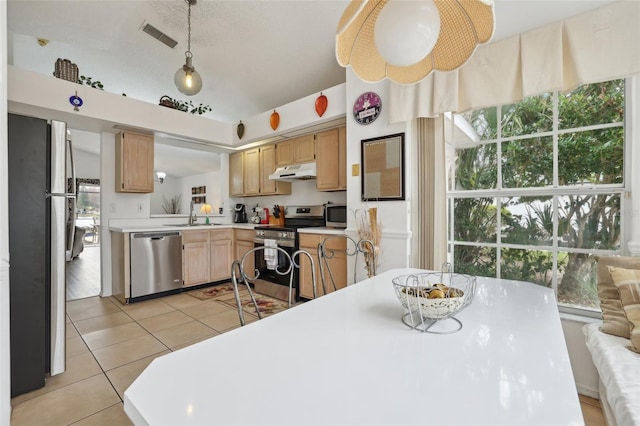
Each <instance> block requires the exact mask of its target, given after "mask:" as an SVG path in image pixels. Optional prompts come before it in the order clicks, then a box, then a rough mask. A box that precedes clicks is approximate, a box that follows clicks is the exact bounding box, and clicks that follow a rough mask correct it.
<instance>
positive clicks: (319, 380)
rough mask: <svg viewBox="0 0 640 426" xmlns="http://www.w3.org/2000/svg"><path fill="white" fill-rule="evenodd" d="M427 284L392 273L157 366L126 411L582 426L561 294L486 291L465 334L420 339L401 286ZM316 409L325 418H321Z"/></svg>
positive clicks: (194, 416) (164, 417) (507, 285)
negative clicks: (398, 281)
mask: <svg viewBox="0 0 640 426" xmlns="http://www.w3.org/2000/svg"><path fill="white" fill-rule="evenodd" d="M416 272H421V271H419V270H415V269H395V270H390V271H386V272H383V273H381V274H379V275H377V276H375V277H373V278H371V279H368V280H365V281H362V282H360V283H356V284H354V285H351V286H348V287H347V288H345V289H342V290H340V291H336V292H334V293H331V294H329V295H326V296H323V297H320V298H318V299H315V300H312V301H310V302H307V303H303V304H301V305H299V306H296V307H294V308H291V309H288V310H286V311H284V312H280V313H278V314H275V315H272V316H270V317H268V318H265V319H263V320H261V321H256V322H253V323H251V324H248V325H247V326H245V327H240V328H238V329H235V330H233V331H230V332H227V333H225V334H222V335H220V336H215V337H213V338H210V339H207V340H204V341H202V342H200V343H196V344H194V345H191V346H189V347H186V348H183V349H180V350H178V351H175V352H172V353H170V354H167V355H163V356H162V357H159V358H156V359H155V360H154V361H153V362H151V364H150V365H149V366H148V367H147V368H146V369H145V370H144V371H143V372H142V374H140V376H139V377H138V378H137V379H136V380H135V381H134V382H133V383H132V384H131V386H130V387H129V388H128V389H127V390H126V391H125V393H124V410H125V412H126V413H127V414H128V415H129V417H130V418H131V420H132V421H133V422H134V423H135V424H149V425H154V424H174V425H203V424H225V425H232V424H236V425H238V424H242V425H265V424H279V425H298V424H301V423H305V422H306V423H309V424H317V425H320V424H322V425H343V424H352V425H370V424H379V425H383V424H386V425H401V424H407V425H408V424H430V425H438V424H450V425H452V424H464V425H472V424H477V425H489V424H495V425H498V424H501V425H508V424H518V425H543V424H544V425H548V424H562V425H580V424H583V423H584V421H583V417H582V413H581V411H580V402H579V400H578V394H577V392H576V388H575V386H576V385H575V381H574V379H573V374H572V370H571V364H570V362H569V355H568V353H567V347H566V344H565V341H564V336H563V333H562V326H561V324H560V316H559V314H558V308H557V305H556V300H555V296H554V294H553V290H552V289H549V288H546V287H543V286H539V285H535V284H532V283H527V282H522V281H510V280H499V279H495V278H485V277H478V278H477V280H478V288H477V292H476V296H475V299H474V300H473V303H471V305H469V306H468V307H467V308H466V309H465V310H463V311H461V312H460V313H459V314H458V315H456V317H457V318H458V319H459V320H460V321H461V322H462V324H463V328H462V329H461V330H460V331H458V332H457V333H453V334H426V333H425V334H422V333H419V332H417V331H414V330H411V329H410V328H408V327H406V326H405V325H404V324H403V323H402V321H401V317H402V315H403V313H404V309H403V308H402V306H401V305H400V302H399V301H398V298H397V296H396V294H395V292H394V288H393V286H392V285H391V280H392V278H393V277H396V276H398V275H404V274H408V273H416ZM447 321H449V322H448V323H447ZM451 321H452V320H445V321H443V323H442V325H436V326H434V327H436V328H437V327H442V328H444V329H447V327H451ZM447 324H449V325H448V326H447ZM255 348H269V350H265V351H261V352H260V365H262V366H268V368H250V367H249V368H248V366H250V365H251V362H254V361H255ZM211 360H223V361H221V362H223V363H224V368H220V367H219V368H206V366H210V365H211ZM310 366H312V367H310ZM283 371H289V372H290V374H288V375H286V379H283V378H282V377H285V376H282V375H278V372H283ZM291 372H295V373H291ZM238 395H242V398H241V399H240V398H238ZM283 398H284V399H283ZM310 401H311V403H312V404H313V402H315V401H322V402H323V405H321V406H318V408H320V409H317V410H312V412H313V414H310V411H309V403H310Z"/></svg>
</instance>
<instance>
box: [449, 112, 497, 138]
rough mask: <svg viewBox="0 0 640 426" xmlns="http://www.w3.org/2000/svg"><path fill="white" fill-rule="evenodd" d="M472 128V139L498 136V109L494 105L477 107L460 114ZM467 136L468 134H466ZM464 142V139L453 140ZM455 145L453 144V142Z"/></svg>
mask: <svg viewBox="0 0 640 426" xmlns="http://www.w3.org/2000/svg"><path fill="white" fill-rule="evenodd" d="M460 116H461V117H463V118H464V119H465V120H466V121H467V122H468V123H469V124H470V125H471V127H472V128H473V131H474V132H475V136H476V137H475V138H474V140H481V141H486V140H491V139H495V138H497V137H498V119H497V117H498V109H497V108H495V107H492V108H484V109H478V110H475V111H469V112H465V113H463V114H460ZM467 136H468V135H467ZM454 142H465V141H457V140H456V141H454ZM454 145H455V144H454Z"/></svg>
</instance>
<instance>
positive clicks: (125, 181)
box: [115, 132, 154, 192]
mask: <svg viewBox="0 0 640 426" xmlns="http://www.w3.org/2000/svg"><path fill="white" fill-rule="evenodd" d="M153 145H154V141H153V136H151V135H143V134H140V133H132V132H120V133H118V134H117V135H116V173H115V175H116V176H115V181H116V188H115V190H116V192H153Z"/></svg>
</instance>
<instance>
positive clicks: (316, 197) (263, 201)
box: [231, 179, 347, 210]
mask: <svg viewBox="0 0 640 426" xmlns="http://www.w3.org/2000/svg"><path fill="white" fill-rule="evenodd" d="M231 200H232V201H233V202H234V203H244V204H245V205H246V206H247V209H251V208H253V207H254V206H255V205H256V204H258V205H259V206H260V207H267V208H269V210H271V208H272V207H273V205H274V204H278V205H281V206H307V205H316V204H325V203H326V202H329V201H330V202H332V203H346V202H347V192H346V191H337V192H323V191H318V190H316V180H315V179H309V180H300V181H294V182H292V183H291V195H269V196H264V197H236V198H232V199H231Z"/></svg>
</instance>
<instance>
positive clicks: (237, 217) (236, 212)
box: [233, 204, 247, 223]
mask: <svg viewBox="0 0 640 426" xmlns="http://www.w3.org/2000/svg"><path fill="white" fill-rule="evenodd" d="M233 222H234V223H247V209H246V207H245V205H244V204H236V206H235V208H234V209H233Z"/></svg>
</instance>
